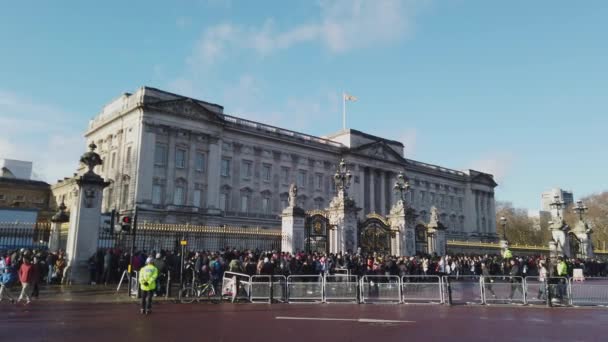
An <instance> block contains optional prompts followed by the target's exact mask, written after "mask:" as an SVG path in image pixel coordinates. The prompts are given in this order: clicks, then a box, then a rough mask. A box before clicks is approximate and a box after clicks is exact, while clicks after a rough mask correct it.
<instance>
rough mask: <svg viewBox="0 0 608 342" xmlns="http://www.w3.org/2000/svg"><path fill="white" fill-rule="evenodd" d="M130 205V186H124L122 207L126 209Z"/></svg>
mask: <svg viewBox="0 0 608 342" xmlns="http://www.w3.org/2000/svg"><path fill="white" fill-rule="evenodd" d="M128 204H129V184H128V183H127V184H123V186H122V207H123V208H125V207H127V205H128Z"/></svg>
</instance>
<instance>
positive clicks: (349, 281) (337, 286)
mask: <svg viewBox="0 0 608 342" xmlns="http://www.w3.org/2000/svg"><path fill="white" fill-rule="evenodd" d="M323 280H324V284H325V286H324V291H323V302H324V303H338V302H339V303H345V302H346V303H351V302H352V303H358V298H357V295H358V291H357V290H358V289H359V288H358V285H359V282H358V277H357V276H355V275H353V276H351V275H345V274H334V275H325V278H324V279H323Z"/></svg>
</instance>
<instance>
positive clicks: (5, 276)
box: [0, 265, 17, 303]
mask: <svg viewBox="0 0 608 342" xmlns="http://www.w3.org/2000/svg"><path fill="white" fill-rule="evenodd" d="M0 272H2V273H0V302H1V301H2V300H3V299H4V296H6V297H7V298H8V300H9V301H10V302H11V303H14V302H15V299H14V298H13V296H11V291H10V287H11V286H12V285H13V283H14V282H15V280H16V278H17V277H16V276H15V272H14V271H13V268H12V266H10V265H8V266H5V267H3V268H2V270H0Z"/></svg>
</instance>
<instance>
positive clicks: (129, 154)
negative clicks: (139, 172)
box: [125, 146, 131, 165]
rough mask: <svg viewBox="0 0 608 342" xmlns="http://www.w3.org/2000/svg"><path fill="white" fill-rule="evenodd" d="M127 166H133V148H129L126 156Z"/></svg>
mask: <svg viewBox="0 0 608 342" xmlns="http://www.w3.org/2000/svg"><path fill="white" fill-rule="evenodd" d="M125 164H127V165H129V164H131V146H129V147H127V153H126V155H125Z"/></svg>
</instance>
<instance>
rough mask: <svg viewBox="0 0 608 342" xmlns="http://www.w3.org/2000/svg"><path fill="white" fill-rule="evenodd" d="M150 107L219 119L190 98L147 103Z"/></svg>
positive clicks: (177, 113) (209, 119) (200, 117)
mask: <svg viewBox="0 0 608 342" xmlns="http://www.w3.org/2000/svg"><path fill="white" fill-rule="evenodd" d="M147 107H149V108H151V109H156V110H160V111H162V112H166V113H172V114H176V115H179V116H183V117H186V118H190V119H196V120H200V119H203V120H208V121H219V118H218V116H217V115H216V114H215V113H213V112H211V111H210V110H208V109H207V108H205V107H203V106H202V105H200V104H198V103H197V102H196V101H194V100H192V99H177V100H169V101H160V102H156V103H150V104H147Z"/></svg>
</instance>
